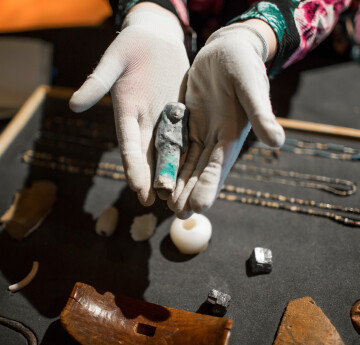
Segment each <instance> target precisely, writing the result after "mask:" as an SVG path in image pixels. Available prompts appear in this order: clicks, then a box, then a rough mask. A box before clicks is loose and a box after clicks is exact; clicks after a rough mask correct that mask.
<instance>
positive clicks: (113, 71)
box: [69, 35, 126, 113]
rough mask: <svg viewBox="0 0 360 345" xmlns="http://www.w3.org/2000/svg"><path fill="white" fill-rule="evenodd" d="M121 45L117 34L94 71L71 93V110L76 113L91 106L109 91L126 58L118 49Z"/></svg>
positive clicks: (121, 72) (122, 69)
mask: <svg viewBox="0 0 360 345" xmlns="http://www.w3.org/2000/svg"><path fill="white" fill-rule="evenodd" d="M121 45H122V40H121V37H120V35H119V36H118V37H117V38H116V39H115V40H114V41H113V42H112V43H111V45H110V46H109V47H108V49H107V50H106V51H105V53H104V55H103V56H102V58H101V60H100V62H99V64H98V65H97V67H96V68H95V70H94V72H93V73H92V74H91V75H90V76H89V77H88V79H87V80H86V81H85V82H84V84H83V85H82V86H81V87H80V89H79V90H78V91H76V92H75V93H74V94H73V95H72V97H71V99H70V102H69V105H70V108H71V109H72V110H73V111H75V112H77V113H78V112H83V111H85V110H88V109H89V108H91V107H92V106H93V105H94V104H96V103H97V102H98V101H99V100H100V99H101V98H103V97H104V96H105V94H106V93H107V92H109V90H110V88H111V87H112V86H113V84H114V83H115V82H116V81H117V80H118V79H119V77H120V76H121V75H122V74H123V72H124V70H125V66H126V59H125V57H124V55H123V54H122V53H121V50H120V49H119V47H120V46H121Z"/></svg>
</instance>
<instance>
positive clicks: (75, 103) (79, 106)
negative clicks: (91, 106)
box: [69, 91, 88, 113]
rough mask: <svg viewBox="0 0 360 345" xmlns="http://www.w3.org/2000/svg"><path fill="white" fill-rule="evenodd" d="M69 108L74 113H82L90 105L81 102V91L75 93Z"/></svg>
mask: <svg viewBox="0 0 360 345" xmlns="http://www.w3.org/2000/svg"><path fill="white" fill-rule="evenodd" d="M69 108H70V109H71V110H72V111H73V112H74V113H81V112H83V111H85V110H87V109H88V107H87V106H86V105H85V104H83V102H81V95H80V96H79V91H76V92H74V93H73V95H72V96H71V98H70V100H69Z"/></svg>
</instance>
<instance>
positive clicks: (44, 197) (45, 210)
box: [0, 180, 57, 240]
mask: <svg viewBox="0 0 360 345" xmlns="http://www.w3.org/2000/svg"><path fill="white" fill-rule="evenodd" d="M56 193H57V186H56V185H55V184H54V183H53V182H51V181H46V180H39V181H34V182H33V183H32V185H31V187H30V188H23V189H21V190H19V191H18V192H17V193H16V194H15V197H14V201H13V203H12V205H11V206H10V207H9V209H8V210H7V211H6V212H5V213H4V214H3V215H2V216H1V218H0V222H1V224H2V227H3V228H4V229H5V230H6V231H7V233H8V234H9V235H10V236H11V237H12V238H14V239H16V240H21V239H23V238H25V237H26V236H28V235H29V234H30V233H31V232H33V231H34V230H36V229H37V228H38V227H39V226H40V224H41V222H42V221H43V220H44V218H45V217H46V216H47V215H48V214H49V213H50V212H51V210H52V207H53V205H54V203H55V201H56Z"/></svg>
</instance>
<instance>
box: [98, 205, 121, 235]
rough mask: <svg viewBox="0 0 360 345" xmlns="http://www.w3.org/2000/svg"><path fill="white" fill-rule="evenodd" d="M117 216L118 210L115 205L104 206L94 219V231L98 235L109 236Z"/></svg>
mask: <svg viewBox="0 0 360 345" xmlns="http://www.w3.org/2000/svg"><path fill="white" fill-rule="evenodd" d="M118 218H119V211H118V210H117V209H116V208H115V207H113V206H110V207H108V208H106V209H105V210H104V211H103V212H102V213H101V215H100V216H99V218H98V220H97V221H96V225H95V232H96V233H97V234H98V235H100V236H105V237H109V236H111V235H112V234H113V233H114V232H115V229H116V226H117V223H118Z"/></svg>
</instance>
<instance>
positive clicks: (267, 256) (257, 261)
mask: <svg viewBox="0 0 360 345" xmlns="http://www.w3.org/2000/svg"><path fill="white" fill-rule="evenodd" d="M250 267H251V271H252V273H255V274H259V273H270V272H271V270H272V252H271V250H270V249H267V248H261V247H256V248H254V250H253V252H252V254H251V258H250Z"/></svg>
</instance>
